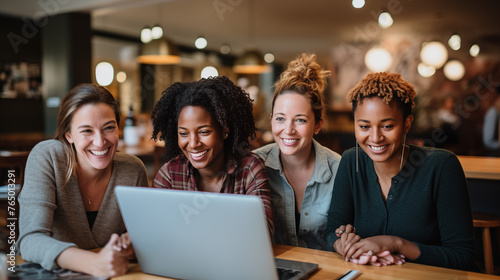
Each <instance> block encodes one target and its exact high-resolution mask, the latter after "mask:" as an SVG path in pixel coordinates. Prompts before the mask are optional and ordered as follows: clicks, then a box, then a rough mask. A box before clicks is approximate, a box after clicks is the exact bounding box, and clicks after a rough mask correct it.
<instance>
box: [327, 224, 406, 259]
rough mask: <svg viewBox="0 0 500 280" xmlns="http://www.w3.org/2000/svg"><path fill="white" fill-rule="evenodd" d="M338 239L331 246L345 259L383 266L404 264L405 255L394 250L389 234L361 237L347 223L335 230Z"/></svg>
mask: <svg viewBox="0 0 500 280" xmlns="http://www.w3.org/2000/svg"><path fill="white" fill-rule="evenodd" d="M335 234H336V235H337V237H339V239H337V240H336V241H335V243H334V244H333V247H334V249H335V251H336V252H337V253H339V254H341V255H342V256H343V257H344V258H345V260H346V261H350V262H353V263H355V264H371V265H374V266H385V265H391V264H399V265H401V264H404V263H405V256H404V255H402V254H399V253H397V252H395V250H394V248H392V244H391V242H392V241H391V237H390V236H374V237H368V238H364V239H362V238H361V236H359V235H357V234H356V229H355V228H354V227H353V226H352V225H350V224H348V225H346V226H340V227H339V228H337V229H336V230H335Z"/></svg>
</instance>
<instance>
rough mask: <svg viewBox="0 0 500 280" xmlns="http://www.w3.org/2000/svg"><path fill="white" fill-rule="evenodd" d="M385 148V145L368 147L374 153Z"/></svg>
mask: <svg viewBox="0 0 500 280" xmlns="http://www.w3.org/2000/svg"><path fill="white" fill-rule="evenodd" d="M386 147H387V145H384V146H370V149H372V150H374V151H382V150H383V149H385V148H386Z"/></svg>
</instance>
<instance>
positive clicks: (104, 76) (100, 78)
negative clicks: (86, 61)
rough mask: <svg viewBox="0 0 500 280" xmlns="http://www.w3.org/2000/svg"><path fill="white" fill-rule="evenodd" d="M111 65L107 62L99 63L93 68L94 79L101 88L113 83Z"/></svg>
mask: <svg viewBox="0 0 500 280" xmlns="http://www.w3.org/2000/svg"><path fill="white" fill-rule="evenodd" d="M113 77H114V70H113V65H111V63H109V62H104V61H103V62H100V63H99V64H97V66H96V67H95V79H96V81H97V83H98V84H99V85H101V86H109V85H110V84H111V83H112V82H113Z"/></svg>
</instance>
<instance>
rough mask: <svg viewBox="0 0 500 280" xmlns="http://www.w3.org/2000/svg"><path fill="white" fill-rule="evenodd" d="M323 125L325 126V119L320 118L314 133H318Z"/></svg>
mask: <svg viewBox="0 0 500 280" xmlns="http://www.w3.org/2000/svg"><path fill="white" fill-rule="evenodd" d="M322 126H323V119H321V120H319V122H317V123H316V125H315V127H314V134H318V133H319V131H320V130H321V127H322Z"/></svg>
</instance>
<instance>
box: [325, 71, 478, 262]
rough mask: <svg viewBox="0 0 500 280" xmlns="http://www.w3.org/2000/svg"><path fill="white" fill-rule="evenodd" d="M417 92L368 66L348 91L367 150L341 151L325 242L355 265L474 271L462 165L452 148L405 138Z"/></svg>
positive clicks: (396, 77)
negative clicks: (420, 265)
mask: <svg viewBox="0 0 500 280" xmlns="http://www.w3.org/2000/svg"><path fill="white" fill-rule="evenodd" d="M414 97H415V90H414V88H413V86H411V85H410V84H409V83H408V82H406V81H405V80H403V78H402V77H401V75H399V74H388V73H370V74H368V75H367V76H366V77H365V78H364V79H363V80H361V81H360V82H359V83H358V84H357V85H356V86H355V87H354V88H353V89H351V90H350V91H349V94H348V100H349V101H351V102H352V105H353V113H354V125H355V128H354V130H355V135H356V140H357V143H359V147H360V148H361V149H358V148H357V147H356V148H352V149H350V150H348V151H346V152H345V153H344V154H343V155H342V160H341V161H340V166H339V169H338V173H337V178H336V180H335V185H334V188H333V194H332V201H331V204H330V210H329V211H328V225H327V229H326V233H325V239H326V242H327V243H328V244H329V246H330V248H331V249H333V250H334V251H336V252H337V253H339V254H341V255H342V256H343V257H344V258H345V260H346V261H351V262H354V263H356V264H368V263H371V264H373V265H376V266H383V265H390V264H403V263H404V262H405V260H409V261H413V262H417V263H423V264H428V265H435V266H443V267H448V268H455V269H466V270H472V269H474V266H473V231H472V216H471V206H470V200H469V192H468V188H467V183H466V180H465V175H464V172H463V170H462V167H461V165H460V162H459V161H458V159H457V157H456V156H455V155H454V154H453V153H451V152H449V151H446V150H442V149H433V148H426V147H417V146H412V145H406V143H405V142H406V133H407V132H408V130H409V129H410V128H411V125H412V122H413V116H412V115H411V109H412V107H413V98H414ZM417 159H418V160H417Z"/></svg>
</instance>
